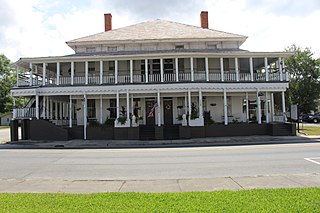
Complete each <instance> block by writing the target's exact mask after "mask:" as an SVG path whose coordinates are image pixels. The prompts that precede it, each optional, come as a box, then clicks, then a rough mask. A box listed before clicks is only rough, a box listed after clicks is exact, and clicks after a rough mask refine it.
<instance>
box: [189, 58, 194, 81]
mask: <svg viewBox="0 0 320 213" xmlns="http://www.w3.org/2000/svg"><path fill="white" fill-rule="evenodd" d="M190 69H191V81H194V71H193V57H191V58H190Z"/></svg>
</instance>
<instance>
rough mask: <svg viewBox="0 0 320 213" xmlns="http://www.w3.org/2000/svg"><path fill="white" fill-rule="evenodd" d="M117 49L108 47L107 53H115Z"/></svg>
mask: <svg viewBox="0 0 320 213" xmlns="http://www.w3.org/2000/svg"><path fill="white" fill-rule="evenodd" d="M117 50H118V48H117V47H116V46H112V47H108V52H117Z"/></svg>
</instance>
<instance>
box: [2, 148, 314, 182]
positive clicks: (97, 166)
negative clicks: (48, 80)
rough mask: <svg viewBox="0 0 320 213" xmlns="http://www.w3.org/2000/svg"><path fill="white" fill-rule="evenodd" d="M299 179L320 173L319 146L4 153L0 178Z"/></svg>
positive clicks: (14, 151) (24, 151) (6, 150)
mask: <svg viewBox="0 0 320 213" xmlns="http://www.w3.org/2000/svg"><path fill="white" fill-rule="evenodd" d="M296 174H320V143H301V144H282V145H259V146H228V147H194V148H154V149H81V150H79V149H78V150H70V149H63V150H59V149H58V150H57V149H47V150H46V149H0V179H26V180H39V179H41V180H52V179H54V180H161V179H194V178H198V179H199V178H215V177H234V176H236V177H243V176H260V175H261V176H268V175H296Z"/></svg>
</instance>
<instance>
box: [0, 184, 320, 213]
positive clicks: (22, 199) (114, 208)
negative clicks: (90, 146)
mask: <svg viewBox="0 0 320 213" xmlns="http://www.w3.org/2000/svg"><path fill="white" fill-rule="evenodd" d="M0 209H1V211H2V212H139V213H140V212H320V188H299V189H258V190H240V191H215V192H184V193H99V194H35V193H30V194H0Z"/></svg>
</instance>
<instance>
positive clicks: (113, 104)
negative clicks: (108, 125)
mask: <svg viewBox="0 0 320 213" xmlns="http://www.w3.org/2000/svg"><path fill="white" fill-rule="evenodd" d="M116 108H117V106H116V99H110V107H109V108H108V110H109V111H110V118H111V119H115V118H116Z"/></svg>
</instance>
